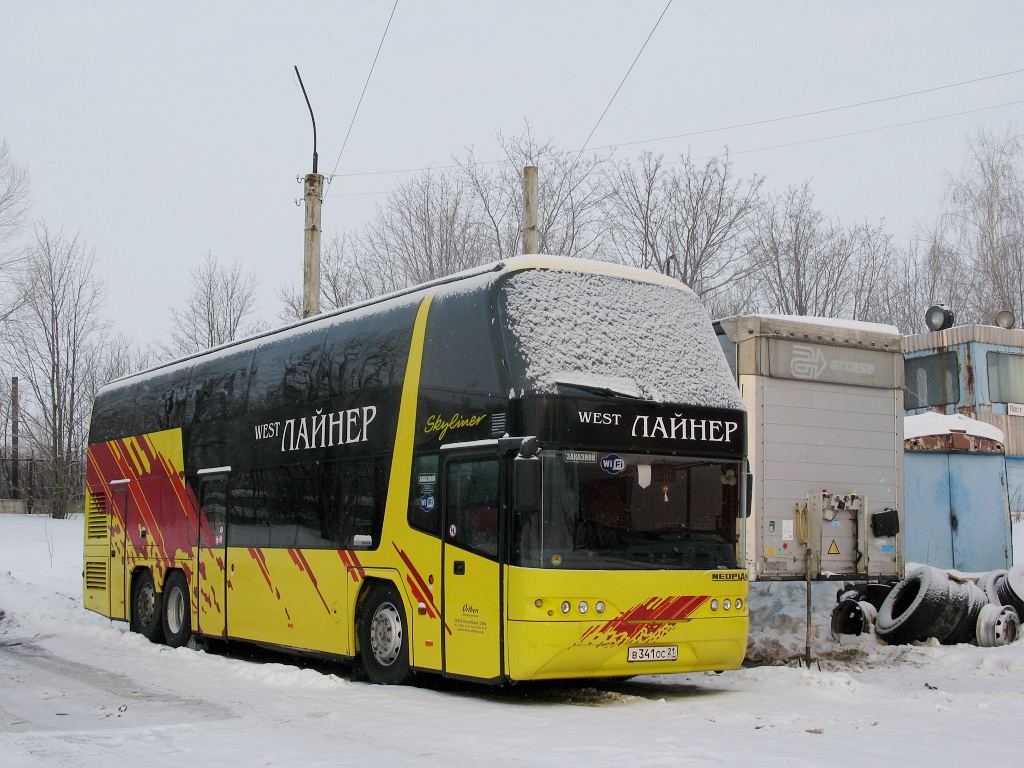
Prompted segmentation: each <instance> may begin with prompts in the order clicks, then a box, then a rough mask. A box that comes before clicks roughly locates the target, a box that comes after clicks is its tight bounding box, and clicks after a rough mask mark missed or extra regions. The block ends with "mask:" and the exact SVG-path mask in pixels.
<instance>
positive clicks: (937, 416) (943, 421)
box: [903, 413, 1004, 443]
mask: <svg viewBox="0 0 1024 768" xmlns="http://www.w3.org/2000/svg"><path fill="white" fill-rule="evenodd" d="M953 432H962V433H964V434H967V435H974V436H975V437H987V438H988V439H989V440H995V441H996V442H997V443H1001V442H1003V440H1004V435H1003V430H1001V429H1000V428H999V427H996V426H993V425H992V424H986V423H985V422H983V421H978V420H977V419H971V418H968V417H967V416H964V415H963V414H962V413H954V414H952V415H950V416H947V415H945V414H942V413H920V414H917V415H916V416H905V417H904V418H903V439H904V440H913V439H914V438H917V437H928V436H931V435H949V434H952V433H953Z"/></svg>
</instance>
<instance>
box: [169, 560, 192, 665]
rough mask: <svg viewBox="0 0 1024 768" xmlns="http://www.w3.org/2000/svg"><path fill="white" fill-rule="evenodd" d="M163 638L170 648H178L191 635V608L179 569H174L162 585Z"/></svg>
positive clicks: (186, 641)
mask: <svg viewBox="0 0 1024 768" xmlns="http://www.w3.org/2000/svg"><path fill="white" fill-rule="evenodd" d="M162 616H163V630H164V640H165V641H166V643H167V644H168V645H169V646H171V648H180V647H181V646H183V645H185V644H186V643H188V641H189V638H191V637H192V610H191V607H190V606H189V599H188V582H186V581H185V576H184V574H182V572H181V571H174V572H173V573H171V575H170V576H168V577H167V583H166V584H165V585H164V606H163V611H162Z"/></svg>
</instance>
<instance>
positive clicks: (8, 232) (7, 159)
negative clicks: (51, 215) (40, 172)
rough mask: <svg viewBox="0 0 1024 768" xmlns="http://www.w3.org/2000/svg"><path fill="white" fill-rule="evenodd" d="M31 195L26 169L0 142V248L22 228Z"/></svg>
mask: <svg viewBox="0 0 1024 768" xmlns="http://www.w3.org/2000/svg"><path fill="white" fill-rule="evenodd" d="M31 195H32V188H31V184H30V182H29V176H28V169H26V168H25V167H24V166H20V165H18V164H17V163H15V162H14V158H13V156H12V155H11V150H10V146H9V145H8V144H7V141H6V140H4V141H2V142H0V248H2V247H3V244H4V243H5V242H6V241H7V240H9V239H10V238H11V237H13V236H14V235H16V234H18V233H19V232H20V231H21V229H22V227H24V225H25V222H26V221H27V220H28V214H29V210H30V209H31V205H32V199H31Z"/></svg>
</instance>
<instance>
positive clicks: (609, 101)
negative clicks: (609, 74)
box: [577, 0, 672, 157]
mask: <svg viewBox="0 0 1024 768" xmlns="http://www.w3.org/2000/svg"><path fill="white" fill-rule="evenodd" d="M671 5H672V0H668V4H667V5H666V6H665V9H664V10H663V11H662V12H661V15H660V16H659V17H658V20H657V21H656V22H654V27H653V28H652V29H651V32H650V34H649V35H647V39H646V40H644V44H643V45H641V46H640V50H639V51H637V54H636V56H635V57H634V59H633V63H632V64H630V65H629V69H627V70H626V74H625V75H623V76H622V82H620V83H619V87H618V88H616V89H615V93H613V94H612V97H611V98H610V99H609V100H608V105H607V106H606V107H605V108H604V111H603V112H602V113H601V116H600V117H599V118H597V122H596V123H595V124H594V127H593V128H592V129H591V131H590V135H588V136H587V140H586V141H584V142H583V146H582V147H580V151H579V154H578V155H577V157H579V155H582V154H583V152H584V151H586V149H587V145H588V144H590V140H591V139H592V138H594V133H596V132H597V129H598V126H600V125H601V122H602V121H603V120H604V116H605V115H607V114H608V110H609V109H611V107H612V103H613V102H614V101H615V97H616V96H618V95H619V91H621V90H622V86H623V85H625V84H626V80H627V79H628V78H629V73H630V72H632V71H633V67H635V66H636V63H637V62H638V61H639V60H640V57H641V56H642V55H643V52H644V49H645V48H646V47H647V44H648V43H649V42H651V38H652V37H654V33H655V32H657V31H658V27H659V26H660V25H661V20H662V19H664V18H665V14H666V13H668V9H669V8H670V7H671Z"/></svg>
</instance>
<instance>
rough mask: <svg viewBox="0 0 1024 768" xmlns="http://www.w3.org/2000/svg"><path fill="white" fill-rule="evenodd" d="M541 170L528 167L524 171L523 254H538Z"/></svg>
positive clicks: (532, 166)
mask: <svg viewBox="0 0 1024 768" xmlns="http://www.w3.org/2000/svg"><path fill="white" fill-rule="evenodd" d="M538 176H539V169H538V168H537V166H536V165H528V166H526V167H525V168H524V169H523V253H524V254H528V253H536V252H537V194H538V188H539V184H538Z"/></svg>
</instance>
